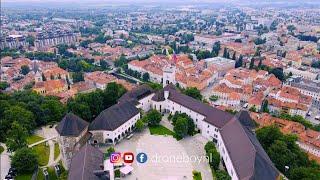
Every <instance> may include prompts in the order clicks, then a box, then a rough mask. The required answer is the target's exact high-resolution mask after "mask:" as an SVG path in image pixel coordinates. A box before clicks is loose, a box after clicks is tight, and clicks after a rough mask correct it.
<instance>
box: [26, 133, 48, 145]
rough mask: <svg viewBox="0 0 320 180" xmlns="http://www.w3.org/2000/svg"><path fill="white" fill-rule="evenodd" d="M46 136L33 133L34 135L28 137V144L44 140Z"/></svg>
mask: <svg viewBox="0 0 320 180" xmlns="http://www.w3.org/2000/svg"><path fill="white" fill-rule="evenodd" d="M43 139H44V138H42V137H40V136H37V135H32V136H29V137H28V138H27V143H28V144H33V143H36V142H38V141H41V140H43Z"/></svg>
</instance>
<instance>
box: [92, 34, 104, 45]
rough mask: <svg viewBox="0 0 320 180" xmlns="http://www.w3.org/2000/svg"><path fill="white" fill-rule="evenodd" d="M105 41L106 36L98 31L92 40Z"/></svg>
mask: <svg viewBox="0 0 320 180" xmlns="http://www.w3.org/2000/svg"><path fill="white" fill-rule="evenodd" d="M106 41H107V38H106V37H105V36H104V34H103V33H100V34H99V35H98V36H97V37H96V38H95V39H94V42H97V43H105V42H106Z"/></svg>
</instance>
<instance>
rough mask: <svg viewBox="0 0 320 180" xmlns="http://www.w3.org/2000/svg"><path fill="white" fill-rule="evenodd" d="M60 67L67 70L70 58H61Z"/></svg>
mask: <svg viewBox="0 0 320 180" xmlns="http://www.w3.org/2000/svg"><path fill="white" fill-rule="evenodd" d="M58 65H59V67H60V68H62V69H64V70H66V69H67V68H68V60H67V59H61V60H60V61H59V63H58Z"/></svg>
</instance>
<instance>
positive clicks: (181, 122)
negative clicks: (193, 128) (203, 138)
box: [173, 117, 188, 138]
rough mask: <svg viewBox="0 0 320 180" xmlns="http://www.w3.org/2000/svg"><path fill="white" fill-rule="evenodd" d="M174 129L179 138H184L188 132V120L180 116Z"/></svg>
mask: <svg viewBox="0 0 320 180" xmlns="http://www.w3.org/2000/svg"><path fill="white" fill-rule="evenodd" d="M173 131H174V132H175V133H176V135H177V136H178V137H179V138H183V137H185V136H186V135H187V134H188V120H187V119H186V118H183V117H179V118H178V119H177V121H176V123H175V126H174V128H173Z"/></svg>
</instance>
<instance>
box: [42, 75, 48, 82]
mask: <svg viewBox="0 0 320 180" xmlns="http://www.w3.org/2000/svg"><path fill="white" fill-rule="evenodd" d="M41 77H42V80H43V81H46V80H47V78H46V76H45V75H44V74H43V73H42V74H41Z"/></svg>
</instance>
